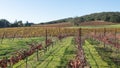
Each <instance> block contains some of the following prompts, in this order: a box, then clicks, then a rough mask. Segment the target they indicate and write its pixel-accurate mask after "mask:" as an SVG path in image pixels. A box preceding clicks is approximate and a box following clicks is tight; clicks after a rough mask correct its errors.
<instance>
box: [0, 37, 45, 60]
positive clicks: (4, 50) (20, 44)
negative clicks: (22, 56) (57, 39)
mask: <svg viewBox="0 0 120 68" xmlns="http://www.w3.org/2000/svg"><path fill="white" fill-rule="evenodd" d="M43 40H44V37H41V38H40V37H36V38H15V39H14V40H13V39H3V41H2V43H0V59H1V58H2V57H5V56H6V57H10V56H11V55H13V54H14V53H15V52H16V51H18V50H20V49H27V48H28V47H29V46H28V45H27V43H32V42H41V41H43ZM26 42H27V43H26Z"/></svg>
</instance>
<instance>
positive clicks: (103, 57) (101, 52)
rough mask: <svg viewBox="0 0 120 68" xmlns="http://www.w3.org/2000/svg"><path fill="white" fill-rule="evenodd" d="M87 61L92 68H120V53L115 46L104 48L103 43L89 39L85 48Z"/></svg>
mask: <svg viewBox="0 0 120 68" xmlns="http://www.w3.org/2000/svg"><path fill="white" fill-rule="evenodd" d="M83 48H84V50H85V55H86V57H87V61H88V62H89V63H90V65H91V66H92V68H120V61H114V60H113V59H117V60H120V55H119V54H120V51H119V50H117V49H116V48H114V47H113V46H110V45H106V46H105V47H104V45H103V44H101V42H98V41H95V40H91V39H88V40H86V41H85V45H84V46H83Z"/></svg>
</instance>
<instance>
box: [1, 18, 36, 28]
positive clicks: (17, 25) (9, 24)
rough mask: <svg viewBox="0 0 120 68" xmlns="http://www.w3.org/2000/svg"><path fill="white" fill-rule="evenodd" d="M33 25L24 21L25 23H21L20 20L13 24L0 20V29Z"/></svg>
mask: <svg viewBox="0 0 120 68" xmlns="http://www.w3.org/2000/svg"><path fill="white" fill-rule="evenodd" d="M33 24H34V23H30V22H28V21H26V23H23V22H22V21H21V20H20V21H17V20H16V21H15V22H14V23H10V22H9V21H8V20H6V19H0V28H5V27H24V26H31V25H33Z"/></svg>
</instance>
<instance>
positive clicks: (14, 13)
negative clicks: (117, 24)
mask: <svg viewBox="0 0 120 68" xmlns="http://www.w3.org/2000/svg"><path fill="white" fill-rule="evenodd" d="M108 11H115V12H116V11H118V12H119V11H120V0H0V19H7V20H8V21H10V22H14V21H15V20H23V22H26V21H29V22H34V23H40V22H46V21H52V20H57V19H62V18H67V17H76V16H82V15H86V14H91V13H96V12H108Z"/></svg>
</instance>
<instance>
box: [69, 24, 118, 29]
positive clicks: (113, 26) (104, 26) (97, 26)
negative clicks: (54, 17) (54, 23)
mask: <svg viewBox="0 0 120 68" xmlns="http://www.w3.org/2000/svg"><path fill="white" fill-rule="evenodd" d="M69 28H120V24H115V25H95V26H89V25H88V26H73V27H69Z"/></svg>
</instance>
